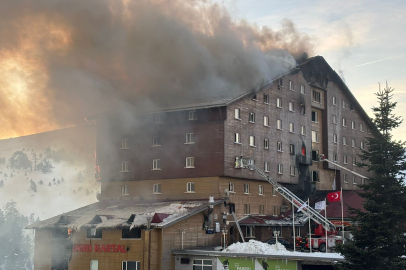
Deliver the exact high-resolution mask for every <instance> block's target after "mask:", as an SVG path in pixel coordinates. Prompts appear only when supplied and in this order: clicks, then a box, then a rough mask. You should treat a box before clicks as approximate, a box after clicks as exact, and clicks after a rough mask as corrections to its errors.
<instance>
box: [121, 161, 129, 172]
mask: <svg viewBox="0 0 406 270" xmlns="http://www.w3.org/2000/svg"><path fill="white" fill-rule="evenodd" d="M121 172H128V161H123V162H121Z"/></svg>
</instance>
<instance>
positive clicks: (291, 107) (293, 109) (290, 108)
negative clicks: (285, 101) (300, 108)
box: [289, 102, 295, 112]
mask: <svg viewBox="0 0 406 270" xmlns="http://www.w3.org/2000/svg"><path fill="white" fill-rule="evenodd" d="M289 111H290V112H294V111H295V106H294V104H293V102H289Z"/></svg>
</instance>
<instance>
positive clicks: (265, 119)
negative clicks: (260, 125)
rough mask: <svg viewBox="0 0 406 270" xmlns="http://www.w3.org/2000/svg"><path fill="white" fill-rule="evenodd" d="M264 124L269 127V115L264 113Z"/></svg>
mask: <svg viewBox="0 0 406 270" xmlns="http://www.w3.org/2000/svg"><path fill="white" fill-rule="evenodd" d="M264 126H265V127H269V116H265V115H264Z"/></svg>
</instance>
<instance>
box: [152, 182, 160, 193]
mask: <svg viewBox="0 0 406 270" xmlns="http://www.w3.org/2000/svg"><path fill="white" fill-rule="evenodd" d="M161 191H162V189H161V183H155V184H153V185H152V194H162V192H161Z"/></svg>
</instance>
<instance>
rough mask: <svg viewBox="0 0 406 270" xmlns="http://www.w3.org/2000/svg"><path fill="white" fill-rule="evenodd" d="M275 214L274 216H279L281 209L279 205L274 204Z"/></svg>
mask: <svg viewBox="0 0 406 270" xmlns="http://www.w3.org/2000/svg"><path fill="white" fill-rule="evenodd" d="M273 215H274V216H278V215H279V209H278V206H277V205H274V206H273Z"/></svg>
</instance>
